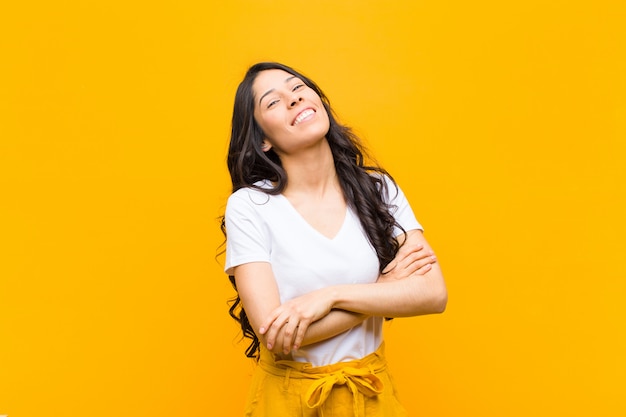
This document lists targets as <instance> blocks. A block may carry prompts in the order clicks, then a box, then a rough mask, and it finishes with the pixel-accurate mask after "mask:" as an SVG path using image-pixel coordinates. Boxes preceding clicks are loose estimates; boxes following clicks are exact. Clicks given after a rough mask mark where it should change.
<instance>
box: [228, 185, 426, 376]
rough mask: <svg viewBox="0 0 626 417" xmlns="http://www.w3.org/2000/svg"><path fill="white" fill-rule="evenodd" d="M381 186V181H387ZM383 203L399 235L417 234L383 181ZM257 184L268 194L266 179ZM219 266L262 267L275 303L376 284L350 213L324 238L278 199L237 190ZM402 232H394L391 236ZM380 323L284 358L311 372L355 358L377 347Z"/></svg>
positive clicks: (374, 261) (400, 199)
mask: <svg viewBox="0 0 626 417" xmlns="http://www.w3.org/2000/svg"><path fill="white" fill-rule="evenodd" d="M386 180H387V179H386ZM387 182H388V187H387V189H388V193H389V196H388V198H387V199H386V201H390V202H391V204H393V205H394V206H396V209H395V210H392V214H393V216H394V217H395V219H396V221H397V222H398V223H399V224H400V225H401V226H402V227H403V228H404V229H405V230H406V231H409V230H414V229H422V227H421V226H420V224H419V223H418V222H417V220H416V219H415V216H414V214H413V211H412V210H411V207H410V205H409V203H408V201H407V200H406V198H405V197H404V194H403V193H402V191H401V190H400V189H399V188H398V192H397V193H396V188H395V187H394V186H393V184H391V183H390V182H389V181H388V180H387ZM257 185H260V186H262V187H263V188H271V187H272V184H271V183H270V182H269V181H265V182H260V183H258V184H257ZM226 232H227V235H228V236H227V240H226V265H225V268H224V270H225V271H226V273H227V274H229V275H232V268H233V267H235V266H238V265H241V264H245V263H249V262H269V263H270V264H271V266H272V271H273V272H274V277H275V279H276V283H277V285H278V290H279V293H280V301H281V303H284V302H285V301H288V300H291V299H293V298H295V297H298V296H300V295H303V294H306V293H309V292H311V291H314V290H317V289H320V288H323V287H327V286H331V285H339V284H357V283H373V282H376V279H377V278H378V274H379V272H378V269H379V263H378V257H377V256H376V252H375V251H374V249H373V247H372V246H371V245H370V243H369V240H368V239H367V236H366V235H365V233H364V231H363V229H362V227H361V222H360V221H359V218H358V216H357V215H356V214H355V213H354V212H353V210H352V209H351V208H348V209H347V210H346V216H345V219H344V222H343V225H342V226H341V228H340V230H339V232H338V233H337V235H336V236H335V237H334V238H332V239H331V238H328V237H326V236H324V235H323V234H321V233H320V232H318V231H317V230H316V229H315V228H313V227H312V226H311V225H310V224H309V223H307V222H306V220H304V218H303V217H302V216H301V215H300V213H299V212H298V211H297V210H296V209H295V208H294V207H293V206H292V205H291V203H290V202H289V200H287V198H286V197H284V196H283V195H269V194H266V193H264V192H262V191H259V190H255V189H251V188H242V189H239V190H237V191H236V192H235V193H233V194H232V195H231V196H230V197H229V199H228V205H227V206H226ZM401 232H402V231H401V230H400V229H396V230H395V232H394V233H395V235H396V236H397V235H398V234H400V233H401ZM382 322H383V318H382V317H370V318H368V319H367V320H365V321H363V322H362V323H361V324H359V325H357V326H355V327H353V328H352V329H350V330H347V331H345V332H343V333H341V334H339V335H337V336H334V337H332V338H330V339H327V340H324V341H321V342H318V343H315V344H312V345H308V346H303V347H301V348H300V349H298V351H296V352H292V353H290V354H289V355H286V356H284V359H291V360H295V361H300V362H310V363H311V364H312V365H313V366H322V365H328V364H331V363H336V362H344V361H350V360H354V359H360V358H362V357H364V356H366V355H368V354H370V353H372V352H374V351H375V350H376V349H378V347H379V346H380V343H381V342H382Z"/></svg>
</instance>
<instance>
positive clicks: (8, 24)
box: [0, 0, 626, 417]
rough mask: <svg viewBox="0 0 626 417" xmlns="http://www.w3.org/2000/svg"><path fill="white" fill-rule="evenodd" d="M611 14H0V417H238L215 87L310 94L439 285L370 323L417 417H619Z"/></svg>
mask: <svg viewBox="0 0 626 417" xmlns="http://www.w3.org/2000/svg"><path fill="white" fill-rule="evenodd" d="M625 13H626V7H625V6H624V3H623V2H621V1H618V0H616V1H603V0H599V1H594V2H591V1H588V2H583V1H569V2H563V1H561V2H544V1H537V0H531V1H519V2H502V1H481V0H479V1H474V2H467V1H457V2H450V1H440V2H424V1H408V0H407V1H405V2H393V1H382V0H380V1H367V2H366V1H343V2H342V1H336V0H332V1H331V0H325V1H318V2H304V1H283V0H281V1H278V0H277V1H260V0H249V1H232V2H229V1H223V2H215V4H211V2H207V1H178V2H147V1H142V2H139V1H136V2H126V1H124V2H123V1H117V0H112V1H108V2H79V1H72V0H69V1H63V2H33V1H23V2H13V3H11V5H3V6H2V12H0V60H1V61H2V62H1V65H0V196H1V197H0V236H2V238H1V244H2V247H1V248H0V249H1V252H0V257H1V258H2V260H1V262H0V414H8V415H9V416H11V417H17V416H26V417H42V416H48V415H50V416H64V417H85V416H89V417H99V416H103V417H104V416H107V417H108V416H112V415H115V416H133V417H136V416H139V417H142V416H146V417H148V416H150V417H158V416H163V417H165V416H172V415H176V416H185V417H193V416H231V415H238V413H239V412H240V410H241V404H242V401H243V397H244V395H245V391H246V388H247V384H248V381H249V375H250V372H251V370H252V364H251V363H250V362H249V361H248V360H246V359H245V358H244V356H243V350H244V345H243V344H238V343H237V338H238V332H237V328H236V325H235V323H234V322H233V321H232V320H231V319H230V318H229V317H228V315H227V306H226V299H228V298H229V297H230V296H232V291H231V289H230V288H229V284H228V283H227V280H226V277H225V276H224V275H223V274H222V273H221V269H220V266H219V265H218V264H217V263H216V261H215V259H214V256H215V252H216V248H217V246H218V245H219V244H220V243H221V241H222V237H221V234H220V232H219V231H218V224H217V221H216V218H217V217H218V216H219V215H220V214H221V212H222V210H223V207H224V202H225V199H226V197H227V196H228V192H229V186H228V177H227V172H226V169H225V164H224V160H225V153H226V146H227V145H226V142H227V139H228V132H229V123H230V120H229V118H230V112H231V107H232V102H233V96H234V91H235V88H236V85H237V83H238V82H239V80H240V79H241V77H242V76H243V73H244V71H245V69H246V67H247V66H248V65H250V64H252V63H254V62H256V61H259V60H278V61H282V62H285V63H287V64H290V65H292V66H294V67H296V68H298V69H300V70H302V71H303V72H305V73H306V74H308V75H310V76H311V77H312V78H313V79H314V80H316V81H317V82H318V83H319V84H320V85H321V86H322V87H323V88H324V89H325V90H326V92H327V94H328V95H329V96H330V98H331V100H332V102H333V104H334V106H335V108H336V110H337V111H338V113H339V115H340V118H341V119H342V120H343V121H345V122H347V123H348V124H350V125H352V126H354V127H355V128H356V130H357V131H358V132H359V133H361V134H362V135H363V137H364V138H365V139H366V140H367V142H368V144H369V145H370V148H371V149H372V150H373V152H374V153H375V154H376V155H377V157H378V158H379V160H380V162H381V163H382V164H383V165H384V166H385V167H386V168H387V169H388V170H389V171H391V173H392V174H394V175H395V177H396V179H397V180H398V181H399V183H400V184H401V185H402V187H403V188H404V189H405V192H406V193H407V194H408V196H409V198H410V200H411V202H412V204H413V207H414V210H415V212H416V214H417V216H418V218H419V219H420V220H421V221H422V223H424V225H425V226H426V229H427V236H428V238H429V239H430V241H431V242H432V244H433V245H434V247H435V249H436V250H437V252H438V255H439V258H440V261H441V264H442V267H443V268H444V272H445V274H446V278H447V282H448V285H449V292H450V302H449V308H448V311H447V312H446V313H445V314H444V315H441V316H433V317H422V318H411V319H402V320H394V321H393V322H392V323H391V324H390V325H388V327H387V329H386V331H387V339H388V348H389V360H390V362H391V367H392V370H393V371H394V374H395V378H396V380H397V383H398V385H399V387H400V395H401V397H402V398H403V400H404V403H405V404H406V406H407V408H408V409H409V411H410V412H411V414H412V415H428V416H481V417H487V416H493V417H496V416H498V417H499V416H527V415H529V414H531V415H534V416H544V415H545V416H554V415H568V416H589V415H598V416H605V417H606V416H622V415H624V414H626V408H625V406H624V402H623V400H622V399H621V398H622V397H623V383H624V378H625V377H626V338H625V330H624V329H625V327H624V317H626V307H625V304H626V303H625V302H624V301H625V296H626V284H625V282H626V280H625V278H626V266H625V265H626V262H624V251H625V249H626V245H625V244H624V239H625V238H624V236H625V235H626V223H625V221H624V218H623V217H624V213H626V201H625V200H626V186H625V184H626V171H625V168H624V167H625V165H626V163H625V162H624V161H625V160H626V158H625V157H626V152H625V150H626V149H625V148H626V146H625V144H624V143H625V140H626V75H625V74H626V50H625V49H624V41H625V40H626V30H625V29H624V27H625V26H624V19H625V17H626V16H625Z"/></svg>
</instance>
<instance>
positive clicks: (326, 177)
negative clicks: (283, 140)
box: [281, 140, 339, 197]
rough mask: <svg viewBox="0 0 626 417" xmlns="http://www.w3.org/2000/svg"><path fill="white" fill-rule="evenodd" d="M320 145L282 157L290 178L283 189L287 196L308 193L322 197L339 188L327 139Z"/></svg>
mask: <svg viewBox="0 0 626 417" xmlns="http://www.w3.org/2000/svg"><path fill="white" fill-rule="evenodd" d="M320 145H321V146H318V147H315V148H312V149H309V150H307V151H306V152H302V153H300V154H298V155H291V156H287V157H283V158H281V159H282V165H283V168H284V169H285V172H286V173H287V178H288V180H287V186H286V187H285V190H284V191H283V194H284V195H285V196H296V195H301V194H305V193H306V194H308V195H310V196H320V197H321V196H323V195H324V194H326V193H327V192H328V191H330V190H332V191H335V190H338V189H339V179H338V178H337V172H336V171H335V162H334V159H333V154H332V152H331V150H330V146H329V145H328V142H327V141H325V140H324V141H322V142H321V144H320Z"/></svg>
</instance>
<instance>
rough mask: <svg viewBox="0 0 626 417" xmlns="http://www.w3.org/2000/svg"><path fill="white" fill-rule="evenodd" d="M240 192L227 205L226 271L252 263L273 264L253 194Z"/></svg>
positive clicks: (267, 232)
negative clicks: (270, 262)
mask: <svg viewBox="0 0 626 417" xmlns="http://www.w3.org/2000/svg"><path fill="white" fill-rule="evenodd" d="M252 192H253V191H250V190H247V189H241V190H239V191H238V192H236V193H234V194H232V195H231V196H230V197H229V198H228V203H227V205H226V213H225V222H226V264H225V265H224V271H225V272H226V273H227V274H229V275H231V274H232V268H234V267H235V266H238V265H242V264H245V263H249V262H269V261H270V249H269V248H270V235H269V230H268V228H267V224H266V223H265V221H263V219H262V218H261V216H260V213H259V212H258V210H257V207H255V206H256V203H255V202H254V201H253V199H252V196H251V195H250V193H252Z"/></svg>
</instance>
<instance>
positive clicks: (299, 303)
mask: <svg viewBox="0 0 626 417" xmlns="http://www.w3.org/2000/svg"><path fill="white" fill-rule="evenodd" d="M416 245H418V246H419V245H421V246H423V248H424V249H423V250H424V251H426V252H427V253H432V250H431V248H430V245H428V242H427V241H426V239H425V238H424V236H423V234H422V232H421V231H420V230H413V231H409V232H408V233H407V237H406V241H405V242H404V246H403V248H413V247H415V246H416ZM405 250H406V249H405ZM411 253H412V252H410V253H409V254H408V255H406V254H405V255H404V256H405V257H410V254H411ZM399 255H401V253H399ZM401 260H402V256H400V257H399V258H398V262H395V261H396V260H394V261H392V265H393V266H392V269H391V271H390V272H389V273H388V274H385V275H383V276H382V277H381V278H380V279H379V282H377V283H374V284H351V285H337V286H332V287H327V288H323V289H320V290H317V291H313V292H311V293H308V294H305V295H302V296H300V297H297V298H294V299H293V300H290V301H288V302H286V303H284V304H283V305H281V306H279V307H277V308H275V309H274V310H273V311H272V312H271V313H270V314H269V315H268V316H267V318H266V320H265V321H263V322H262V323H260V327H259V328H258V329H259V331H260V333H261V334H264V335H265V340H266V341H267V343H269V344H273V342H274V340H275V339H276V337H277V336H278V335H279V334H280V331H281V329H282V328H283V327H285V333H288V334H295V337H294V342H293V345H294V346H299V345H300V343H301V341H302V340H303V339H304V335H305V333H306V329H307V327H308V326H309V325H310V324H311V323H313V322H315V321H316V320H319V319H320V318H321V317H324V316H325V315H326V314H328V312H330V311H331V310H332V309H342V310H347V311H352V312H355V313H361V314H365V315H367V316H384V317H407V316H417V315H424V314H433V313H441V312H443V311H444V310H445V307H446V304H447V298H448V294H447V290H446V286H445V283H444V280H443V274H442V273H441V268H440V267H439V264H438V263H432V264H430V265H431V266H430V268H429V270H428V271H427V272H425V273H423V274H417V273H415V271H413V272H411V273H410V274H408V275H406V272H407V270H405V266H404V264H403V263H402V262H401ZM394 262H395V263H394ZM408 271H410V269H409V270H408ZM403 273H404V275H403ZM296 329H297V331H296Z"/></svg>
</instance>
